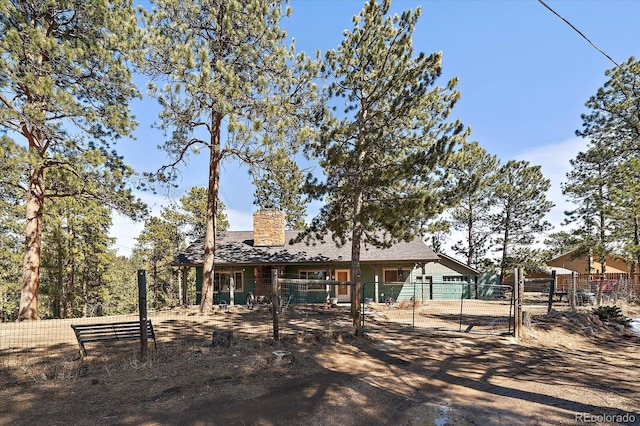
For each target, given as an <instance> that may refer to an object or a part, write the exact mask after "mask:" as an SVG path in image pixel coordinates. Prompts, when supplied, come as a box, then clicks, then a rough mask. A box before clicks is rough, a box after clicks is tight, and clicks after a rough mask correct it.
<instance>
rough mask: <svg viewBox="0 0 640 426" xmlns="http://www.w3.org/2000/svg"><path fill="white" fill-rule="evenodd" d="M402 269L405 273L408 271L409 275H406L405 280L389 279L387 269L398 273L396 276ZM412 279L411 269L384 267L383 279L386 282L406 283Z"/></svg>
mask: <svg viewBox="0 0 640 426" xmlns="http://www.w3.org/2000/svg"><path fill="white" fill-rule="evenodd" d="M399 270H402V272H403V273H406V274H407V275H406V276H405V277H404V280H403V281H397V280H395V281H391V280H387V271H393V272H395V274H396V278H397V276H398V271H399ZM410 279H411V269H404V268H382V280H383V281H384V282H385V283H406V282H407V281H408V280H410Z"/></svg>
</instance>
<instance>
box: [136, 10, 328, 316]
mask: <svg viewBox="0 0 640 426" xmlns="http://www.w3.org/2000/svg"><path fill="white" fill-rule="evenodd" d="M285 4H286V2H285V1H282V0H277V1H268V0H250V1H238V0H197V1H193V2H184V1H180V0H155V1H153V2H152V7H153V8H152V10H151V11H150V12H148V13H145V14H144V18H143V21H144V23H145V26H146V33H147V37H146V42H145V44H146V46H147V50H146V52H145V60H144V62H143V63H142V67H143V70H144V71H145V72H147V73H149V74H151V75H153V76H156V77H160V78H161V79H163V81H164V82H166V85H165V86H164V87H162V88H159V87H156V86H154V85H153V84H152V85H151V89H152V93H153V95H154V96H156V97H157V98H158V100H159V102H160V104H161V106H162V107H163V110H162V112H161V113H160V119H161V122H160V127H161V128H162V129H163V130H165V131H166V132H168V133H170V135H169V139H168V140H167V141H166V142H165V143H164V146H163V148H164V149H165V150H166V152H167V154H168V156H169V157H170V159H171V160H170V164H168V165H166V166H165V167H163V168H161V169H160V170H159V172H158V173H157V174H156V176H155V177H156V178H157V179H160V180H162V181H165V180H170V179H171V177H172V176H174V171H175V167H176V166H177V165H178V164H180V163H181V162H183V161H185V159H186V155H187V153H188V152H189V151H192V150H196V151H198V150H199V149H200V148H206V149H208V151H209V179H208V184H207V215H206V231H205V244H204V250H205V253H204V279H203V297H202V304H201V310H202V311H211V310H212V309H213V270H214V251H215V230H216V229H217V224H216V222H215V219H216V200H217V199H218V190H219V178H220V166H221V163H222V162H223V160H224V159H226V158H228V157H235V158H237V159H239V160H240V161H242V162H245V163H247V164H249V165H250V166H251V167H253V166H254V165H259V164H261V163H263V161H264V156H265V155H266V154H268V153H269V151H271V149H272V147H274V146H277V145H282V146H283V147H284V146H286V145H287V144H293V143H296V144H297V143H298V141H299V142H303V141H304V140H306V139H307V138H308V137H309V136H311V134H312V132H311V129H310V128H309V127H307V126H305V123H306V122H307V119H308V117H307V116H308V115H309V114H313V113H315V111H314V110H313V104H312V101H313V100H314V98H315V91H316V90H315V85H314V84H312V79H313V78H314V77H315V75H316V69H317V65H316V64H315V63H314V62H313V61H310V60H309V59H307V58H306V56H305V55H303V54H297V55H296V54H295V51H294V47H293V45H292V46H289V47H288V46H286V44H285V42H286V38H287V34H286V32H285V31H284V30H283V29H282V28H280V26H279V25H280V20H281V18H282V16H283V13H286V14H289V13H290V9H289V8H286V9H285V8H284V5H285ZM283 9H284V10H283ZM223 119H224V120H225V121H224V122H223ZM224 126H226V131H227V134H228V137H227V139H226V140H223V138H222V135H223V133H224V132H223V127H224Z"/></svg>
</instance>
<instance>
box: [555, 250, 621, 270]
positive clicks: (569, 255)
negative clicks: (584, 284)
mask: <svg viewBox="0 0 640 426" xmlns="http://www.w3.org/2000/svg"><path fill="white" fill-rule="evenodd" d="M605 261H606V265H605V266H606V270H605V273H607V274H627V273H628V272H629V269H628V267H627V263H626V262H625V261H624V259H622V258H619V257H617V256H613V255H607V256H606V258H605ZM549 266H557V267H561V268H566V269H570V270H572V271H575V272H576V273H578V274H587V275H589V274H592V275H598V274H600V273H601V272H602V263H600V259H597V258H596V257H594V256H586V255H585V256H578V257H576V254H575V251H569V252H566V253H563V254H561V255H559V256H556V257H554V258H553V259H551V260H550V261H549Z"/></svg>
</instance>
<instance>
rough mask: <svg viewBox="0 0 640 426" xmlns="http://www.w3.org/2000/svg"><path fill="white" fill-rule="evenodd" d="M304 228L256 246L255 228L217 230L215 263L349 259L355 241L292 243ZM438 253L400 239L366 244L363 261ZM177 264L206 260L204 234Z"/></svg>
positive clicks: (429, 258)
mask: <svg viewBox="0 0 640 426" xmlns="http://www.w3.org/2000/svg"><path fill="white" fill-rule="evenodd" d="M300 232H302V231H285V244H284V246H273V247H254V246H253V231H222V232H217V233H216V250H215V258H214V263H215V264H217V265H258V264H286V263H298V264H308V263H331V262H349V261H350V260H351V245H350V244H346V245H344V246H342V247H339V246H338V245H337V244H336V243H335V242H334V241H332V240H330V241H315V242H310V243H306V242H304V241H302V242H297V243H293V244H290V241H291V240H294V239H295V238H296V237H297V236H298V234H299V233H300ZM438 260H439V257H438V254H437V253H436V252H434V251H433V250H431V249H430V248H429V247H427V245H426V244H425V243H424V242H423V241H421V240H420V239H419V238H416V239H414V240H413V241H410V242H399V243H396V244H394V245H393V246H391V247H390V248H386V249H382V248H377V247H373V246H365V245H363V246H362V249H361V253H360V262H362V263H375V262H393V261H397V262H437V261H438ZM172 264H173V265H189V266H198V265H202V264H204V238H203V237H201V238H198V239H197V240H196V241H194V242H193V243H192V244H191V245H189V247H187V249H186V250H184V251H182V252H181V253H180V254H179V255H178V256H177V257H176V259H175V260H174V261H173V262H172Z"/></svg>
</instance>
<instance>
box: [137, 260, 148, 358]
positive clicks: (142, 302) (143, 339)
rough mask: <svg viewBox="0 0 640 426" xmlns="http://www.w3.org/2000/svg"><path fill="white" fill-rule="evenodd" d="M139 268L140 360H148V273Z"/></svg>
mask: <svg viewBox="0 0 640 426" xmlns="http://www.w3.org/2000/svg"><path fill="white" fill-rule="evenodd" d="M146 274H147V273H146V271H145V270H144V269H138V314H139V317H140V360H141V361H146V360H147V275H146Z"/></svg>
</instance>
